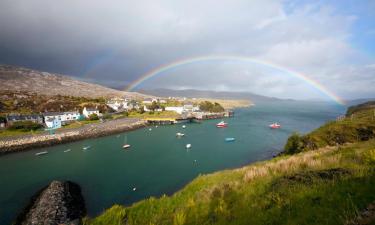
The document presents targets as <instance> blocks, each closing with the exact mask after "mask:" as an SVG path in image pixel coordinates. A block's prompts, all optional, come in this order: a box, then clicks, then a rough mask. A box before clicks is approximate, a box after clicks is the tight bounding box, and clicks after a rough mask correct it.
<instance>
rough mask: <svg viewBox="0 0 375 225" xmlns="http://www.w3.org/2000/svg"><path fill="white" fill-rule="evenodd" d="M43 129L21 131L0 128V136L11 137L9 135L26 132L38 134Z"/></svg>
mask: <svg viewBox="0 0 375 225" xmlns="http://www.w3.org/2000/svg"><path fill="white" fill-rule="evenodd" d="M43 132H44V130H35V131H22V130H0V137H11V136H20V135H28V134H31V135H33V134H40V133H43Z"/></svg>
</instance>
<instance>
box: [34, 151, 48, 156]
mask: <svg viewBox="0 0 375 225" xmlns="http://www.w3.org/2000/svg"><path fill="white" fill-rule="evenodd" d="M45 154H48V152H47V151H44V152H38V153H35V155H37V156H39V155H45Z"/></svg>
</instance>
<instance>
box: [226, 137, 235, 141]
mask: <svg viewBox="0 0 375 225" xmlns="http://www.w3.org/2000/svg"><path fill="white" fill-rule="evenodd" d="M235 140H236V139H235V138H233V137H228V138H225V141H226V142H233V141H235Z"/></svg>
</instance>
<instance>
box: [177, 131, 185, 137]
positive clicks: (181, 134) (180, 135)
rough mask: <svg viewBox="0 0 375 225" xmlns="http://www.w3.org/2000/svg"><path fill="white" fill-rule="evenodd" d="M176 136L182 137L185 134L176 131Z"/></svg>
mask: <svg viewBox="0 0 375 225" xmlns="http://www.w3.org/2000/svg"><path fill="white" fill-rule="evenodd" d="M176 136H177V137H183V136H185V134H183V133H180V132H178V133H176Z"/></svg>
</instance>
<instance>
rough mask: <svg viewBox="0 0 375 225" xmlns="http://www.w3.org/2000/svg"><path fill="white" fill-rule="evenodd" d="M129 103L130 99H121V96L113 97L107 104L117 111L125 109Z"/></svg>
mask: <svg viewBox="0 0 375 225" xmlns="http://www.w3.org/2000/svg"><path fill="white" fill-rule="evenodd" d="M127 105H128V101H127V100H125V99H121V98H113V99H111V100H109V101H108V102H107V106H109V107H110V108H112V109H113V110H115V111H119V110H121V109H125V108H126V106H127Z"/></svg>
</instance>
